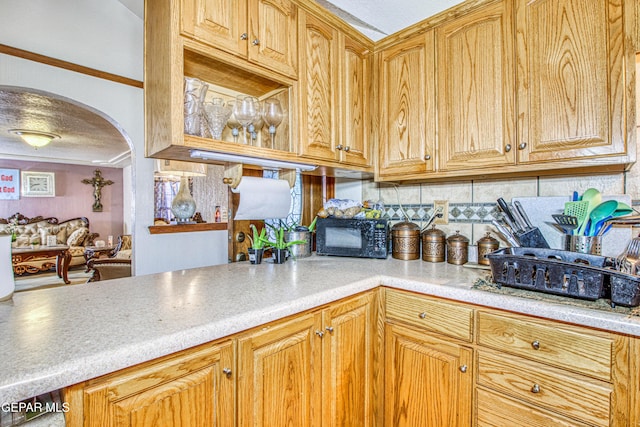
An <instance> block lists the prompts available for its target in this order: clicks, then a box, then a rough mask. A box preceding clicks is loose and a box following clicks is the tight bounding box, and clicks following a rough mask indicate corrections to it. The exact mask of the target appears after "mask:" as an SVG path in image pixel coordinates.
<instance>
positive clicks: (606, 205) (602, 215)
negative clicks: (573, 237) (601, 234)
mask: <svg viewBox="0 0 640 427" xmlns="http://www.w3.org/2000/svg"><path fill="white" fill-rule="evenodd" d="M617 208H618V202H617V201H615V200H607V201H606V202H602V203H600V204H599V205H598V206H596V207H595V209H593V210H592V211H591V212H590V213H589V220H591V225H590V226H589V231H588V232H587V234H586V235H587V236H593V234H594V233H595V230H596V229H597V226H598V223H599V222H600V221H604V220H607V219H609V218H611V215H612V214H613V213H614V212H615V211H616V209H617Z"/></svg>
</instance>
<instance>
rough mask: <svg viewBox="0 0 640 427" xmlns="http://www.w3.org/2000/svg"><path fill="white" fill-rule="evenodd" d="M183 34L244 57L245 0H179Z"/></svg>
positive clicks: (245, 39) (245, 32)
mask: <svg viewBox="0 0 640 427" xmlns="http://www.w3.org/2000/svg"><path fill="white" fill-rule="evenodd" d="M181 12H182V19H181V31H182V33H183V34H185V35H187V36H189V37H193V38H194V39H196V40H198V41H200V42H202V43H205V44H208V45H210V46H213V47H215V48H217V49H222V50H225V51H227V52H229V53H234V54H237V55H240V56H245V57H246V56H247V38H248V37H249V35H248V32H247V0H215V1H213V0H182V2H181Z"/></svg>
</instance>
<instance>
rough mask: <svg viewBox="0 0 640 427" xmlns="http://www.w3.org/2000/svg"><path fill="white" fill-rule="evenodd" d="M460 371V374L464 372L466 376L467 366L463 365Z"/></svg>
mask: <svg viewBox="0 0 640 427" xmlns="http://www.w3.org/2000/svg"><path fill="white" fill-rule="evenodd" d="M458 369H460V372H462V373H463V374H464V373H466V372H467V365H462V366H460V368H458Z"/></svg>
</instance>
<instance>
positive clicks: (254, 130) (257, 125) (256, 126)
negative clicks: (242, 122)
mask: <svg viewBox="0 0 640 427" xmlns="http://www.w3.org/2000/svg"><path fill="white" fill-rule="evenodd" d="M262 111H263V105H262V103H258V112H257V114H256V115H255V117H254V118H253V121H252V122H251V124H249V127H248V129H249V134H250V135H251V145H256V139H258V132H260V130H261V129H262V127H263V126H264V120H263V119H262Z"/></svg>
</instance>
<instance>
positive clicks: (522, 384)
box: [478, 351, 612, 426]
mask: <svg viewBox="0 0 640 427" xmlns="http://www.w3.org/2000/svg"><path fill="white" fill-rule="evenodd" d="M478 384H479V385H483V386H486V387H489V388H492V389H494V390H498V391H500V392H503V393H505V394H509V395H511V396H515V397H517V398H519V399H522V400H524V401H526V402H528V403H531V404H534V405H537V406H540V407H543V408H546V409H549V410H552V411H555V412H559V413H561V414H563V415H567V416H570V417H575V418H578V419H580V420H583V421H586V422H589V423H592V424H594V425H601V426H608V425H609V414H610V410H611V407H610V406H611V405H610V401H611V393H612V392H611V388H610V386H609V384H607V383H604V382H601V381H597V380H593V379H589V378H587V377H583V376H580V375H578V374H571V373H568V372H562V371H560V370H558V369H553V368H549V367H548V366H544V365H542V364H539V363H536V362H531V361H527V360H524V359H519V358H516V357H510V356H504V355H499V354H494V353H490V352H484V351H480V352H479V353H478Z"/></svg>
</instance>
